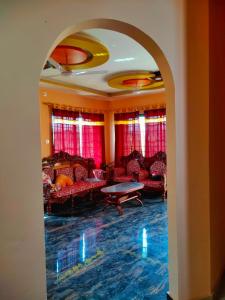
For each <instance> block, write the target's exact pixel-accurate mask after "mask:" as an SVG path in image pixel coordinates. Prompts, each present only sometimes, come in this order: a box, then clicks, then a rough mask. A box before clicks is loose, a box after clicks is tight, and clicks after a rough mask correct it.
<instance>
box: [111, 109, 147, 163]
mask: <svg viewBox="0 0 225 300" xmlns="http://www.w3.org/2000/svg"><path fill="white" fill-rule="evenodd" d="M138 118H139V112H131V113H117V114H115V115H114V121H115V159H116V162H118V161H119V159H120V157H121V156H123V155H129V154H130V153H131V152H132V151H133V150H137V151H139V152H141V133H140V124H139V119H138Z"/></svg>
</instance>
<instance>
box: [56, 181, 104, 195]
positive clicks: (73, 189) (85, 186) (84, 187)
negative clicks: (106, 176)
mask: <svg viewBox="0 0 225 300" xmlns="http://www.w3.org/2000/svg"><path fill="white" fill-rule="evenodd" d="M104 185H106V181H105V180H100V181H98V182H85V181H79V182H75V183H74V184H73V185H71V186H66V187H63V188H62V189H61V190H60V191H55V192H54V193H52V197H53V198H60V197H68V196H70V195H71V196H72V195H77V194H79V193H81V192H84V191H89V190H91V189H94V188H97V187H101V186H104Z"/></svg>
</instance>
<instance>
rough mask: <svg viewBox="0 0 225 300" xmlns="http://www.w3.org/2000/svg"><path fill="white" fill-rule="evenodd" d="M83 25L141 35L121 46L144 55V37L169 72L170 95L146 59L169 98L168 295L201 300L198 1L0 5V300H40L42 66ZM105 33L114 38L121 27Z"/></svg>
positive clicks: (203, 212) (203, 102)
mask: <svg viewBox="0 0 225 300" xmlns="http://www.w3.org/2000/svg"><path fill="white" fill-rule="evenodd" d="M89 19H115V20H118V21H122V22H127V23H128V24H132V25H133V26H135V27H136V28H138V29H140V30H141V31H143V34H142V33H140V32H139V31H138V30H136V29H135V28H133V29H132V30H129V34H130V36H135V35H136V37H137V39H138V38H139V41H140V42H143V43H145V47H146V48H148V43H147V42H146V41H147V38H145V37H144V33H146V34H147V35H148V36H150V37H151V38H152V39H153V40H154V41H155V42H156V44H157V45H158V46H159V48H160V49H162V51H163V53H164V55H165V57H166V58H167V60H168V62H169V65H170V68H171V70H172V74H173V78H174V83H175V94H174V93H173V92H174V91H173V89H172V80H171V78H170V76H169V75H168V73H169V72H168V73H167V72H166V71H165V70H166V68H164V66H163V63H162V61H163V55H162V52H160V55H159V56H158V57H155V53H156V52H154V51H153V52H154V53H153V56H154V57H155V58H156V59H157V61H158V62H159V66H160V69H161V70H162V73H163V76H164V78H165V79H166V88H167V92H168V94H167V95H168V96H169V97H168V98H167V99H168V103H167V113H168V138H167V140H168V143H169V145H168V146H169V147H168V158H169V161H168V173H169V178H168V187H169V194H168V195H169V199H168V215H169V272H170V292H171V295H172V297H173V298H174V299H175V300H178V299H179V300H191V299H201V298H203V297H205V296H208V295H209V294H210V293H211V288H210V287H211V285H212V283H213V279H212V277H211V272H210V269H211V262H213V259H214V257H211V260H210V230H209V229H210V228H209V219H210V210H209V189H208V186H209V151H208V150H209V125H210V124H209V122H208V120H209V112H208V101H209V97H208V84H209V82H208V78H207V77H208V76H207V75H208V52H207V51H206V49H208V39H207V37H208V32H207V31H208V1H206V0H199V1H196V0H195V1H194V0H186V1H185V0H168V1H165V0H157V1H155V0H142V1H136V0H129V1H128V0H126V1H119V0H114V1H110V2H109V1H103V0H95V1H91V0H87V1H74V0H68V1H56V2H54V4H53V2H52V1H50V0H45V1H44V0H40V1H28V0H21V1H17V0H12V1H8V2H7V1H4V2H2V3H1V17H0V25H1V26H0V33H1V38H2V41H4V42H2V43H1V56H0V64H1V68H2V70H4V72H2V78H1V81H0V91H1V101H0V125H1V128H2V129H3V128H4V130H1V136H0V137H1V156H0V163H1V169H0V184H1V218H0V222H1V224H0V225H1V226H0V230H1V231H0V239H1V248H0V260H1V274H2V275H3V276H1V280H0V298H1V299H17V300H18V299H19V300H20V299H22V300H26V299H29V300H30V299H32V300H35V299H45V298H46V288H45V255H44V238H43V237H44V236H43V234H44V227H43V207H42V200H41V199H42V198H41V197H42V196H41V195H42V193H41V163H40V158H41V147H40V130H39V128H40V127H39V103H38V82H39V76H40V71H41V68H42V66H43V64H44V60H45V59H46V57H47V55H48V54H49V53H50V51H51V50H52V48H53V47H54V46H55V44H56V43H57V42H58V40H59V39H60V38H63V37H64V36H65V34H66V33H71V30H72V27H71V26H74V29H77V30H79V29H80V28H83V27H82V25H81V23H82V22H85V21H87V20H89ZM109 23H110V22H106V21H105V22H103V23H101V24H104V25H105V26H108V25H107V24H109ZM111 23H112V24H114V27H112V28H113V29H114V30H116V29H117V30H119V31H122V32H123V30H122V28H121V27H120V24H121V23H113V22H111ZM77 24H78V26H77V27H76V26H75V25H77ZM93 24H94V23H93ZM95 24H96V26H97V24H99V22H96V23H95ZM66 28H67V30H66V31H64V30H65V29H66ZM108 28H109V27H108ZM125 28H126V27H125ZM187 29H188V30H187ZM60 33H61V35H60V38H58V40H57V41H56V39H57V37H58V36H59V34H60ZM54 41H55V43H54ZM150 48H151V47H150V46H149V49H150ZM152 49H153V50H154V47H153V48H152ZM155 49H156V48H155ZM196 70H197V72H196ZM167 71H168V68H167ZM173 96H175V97H173ZM174 99H175V102H174ZM175 125H176V126H175ZM12 137H13V138H12ZM193 174H194V176H193ZM12 177H13V179H12ZM12 182H13V183H12ZM12 184H13V188H12ZM211 229H212V228H211ZM212 230H213V232H212V233H211V234H213V233H214V229H212ZM215 243H217V242H216V240H215ZM217 266H218V263H217ZM216 271H217V270H216ZM214 272H215V271H214Z"/></svg>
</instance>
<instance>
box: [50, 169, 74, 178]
mask: <svg viewBox="0 0 225 300" xmlns="http://www.w3.org/2000/svg"><path fill="white" fill-rule="evenodd" d="M61 174H62V175H66V176H69V177H70V178H71V179H72V180H73V181H74V176H73V168H72V167H66V168H59V169H56V170H55V178H57V176H58V175H61Z"/></svg>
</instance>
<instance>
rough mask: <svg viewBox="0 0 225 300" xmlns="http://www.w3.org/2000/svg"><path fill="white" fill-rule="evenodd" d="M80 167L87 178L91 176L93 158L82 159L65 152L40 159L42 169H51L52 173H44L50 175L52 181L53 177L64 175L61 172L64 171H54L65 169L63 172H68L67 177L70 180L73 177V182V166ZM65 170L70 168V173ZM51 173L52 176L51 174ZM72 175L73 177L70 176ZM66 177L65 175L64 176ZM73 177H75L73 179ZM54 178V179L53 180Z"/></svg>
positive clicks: (93, 164) (93, 163) (93, 166)
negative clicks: (85, 171) (85, 172)
mask: <svg viewBox="0 0 225 300" xmlns="http://www.w3.org/2000/svg"><path fill="white" fill-rule="evenodd" d="M77 165H80V166H82V167H83V168H85V169H86V170H87V174H88V175H87V176H88V177H90V176H91V174H92V170H93V169H95V161H94V159H93V158H83V157H81V156H77V155H70V154H68V153H66V152H63V151H61V152H59V153H55V154H53V155H51V156H49V157H45V158H43V159H42V169H43V170H46V169H52V170H53V171H50V170H48V171H46V172H47V173H50V177H51V178H52V180H54V179H55V175H56V174H64V173H61V172H64V171H62V170H61V171H55V170H58V169H59V170H60V169H66V171H65V172H69V174H68V175H69V176H70V177H71V178H72V176H73V180H74V179H75V177H76V176H75V173H74V168H75V166H77ZM67 168H72V169H73V172H72V171H69V170H68V169H67ZM52 172H53V174H52ZM72 174H73V175H72ZM66 175H67V174H66ZM74 176H75V177H74ZM53 177H54V178H53Z"/></svg>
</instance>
